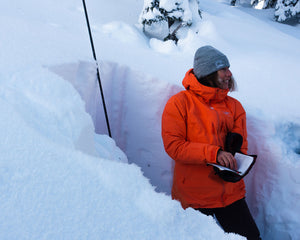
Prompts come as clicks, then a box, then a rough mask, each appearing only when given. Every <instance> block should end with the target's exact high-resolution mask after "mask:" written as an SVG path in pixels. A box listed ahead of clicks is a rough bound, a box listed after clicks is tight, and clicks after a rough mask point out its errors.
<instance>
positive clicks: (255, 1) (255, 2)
mask: <svg viewBox="0 0 300 240" xmlns="http://www.w3.org/2000/svg"><path fill="white" fill-rule="evenodd" d="M276 2H277V0H251V5H252V6H254V7H255V8H257V9H266V8H271V7H275V5H276Z"/></svg>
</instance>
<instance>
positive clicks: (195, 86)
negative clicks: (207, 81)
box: [182, 68, 229, 102]
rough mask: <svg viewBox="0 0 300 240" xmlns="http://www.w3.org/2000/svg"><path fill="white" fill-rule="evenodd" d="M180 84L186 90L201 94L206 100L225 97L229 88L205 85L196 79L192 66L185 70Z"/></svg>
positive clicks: (218, 100) (220, 99)
mask: <svg viewBox="0 0 300 240" xmlns="http://www.w3.org/2000/svg"><path fill="white" fill-rule="evenodd" d="M182 85H183V86H184V87H185V89H186V90H190V91H192V92H194V93H195V94H197V95H199V96H201V97H202V98H203V99H204V100H205V101H206V102H210V101H216V102H220V101H223V100H224V99H225V98H226V97H227V94H228V92H229V89H221V88H213V87H207V86H205V85H203V84H201V83H200V82H199V81H198V80H197V78H196V76H195V74H194V71H193V68H192V69H190V70H189V71H187V73H186V74H185V77H184V78H183V80H182Z"/></svg>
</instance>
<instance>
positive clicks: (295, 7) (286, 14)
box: [275, 0, 300, 22]
mask: <svg viewBox="0 0 300 240" xmlns="http://www.w3.org/2000/svg"><path fill="white" fill-rule="evenodd" d="M275 18H276V20H277V21H278V22H285V21H287V20H291V19H296V18H298V19H300V0H278V1H277V4H276V7H275Z"/></svg>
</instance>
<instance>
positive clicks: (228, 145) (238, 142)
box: [225, 132, 243, 155]
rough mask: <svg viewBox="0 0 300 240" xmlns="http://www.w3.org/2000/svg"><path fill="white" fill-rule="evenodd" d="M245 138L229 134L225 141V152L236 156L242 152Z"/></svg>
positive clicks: (236, 134)
mask: <svg viewBox="0 0 300 240" xmlns="http://www.w3.org/2000/svg"><path fill="white" fill-rule="evenodd" d="M242 144H243V137H242V135H241V134H238V133H232V132H229V133H228V134H227V136H226V140H225V151H226V152H230V153H231V154H232V155H234V154H235V153H236V152H240V151H241V147H242Z"/></svg>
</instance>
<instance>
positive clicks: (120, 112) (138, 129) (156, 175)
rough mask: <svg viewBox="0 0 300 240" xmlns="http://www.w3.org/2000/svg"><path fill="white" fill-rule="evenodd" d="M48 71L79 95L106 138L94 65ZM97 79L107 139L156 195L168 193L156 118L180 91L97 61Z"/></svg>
mask: <svg viewBox="0 0 300 240" xmlns="http://www.w3.org/2000/svg"><path fill="white" fill-rule="evenodd" d="M50 69H51V71H53V72H55V73H56V74H58V75H60V76H61V77H63V78H64V79H65V80H67V81H69V82H71V83H72V85H73V86H74V87H75V89H76V90H77V91H78V92H79V94H80V95H81V97H82V99H83V100H84V102H85V104H86V105H85V108H86V111H87V112H88V113H89V114H90V115H91V117H92V119H93V122H94V125H95V131H96V133H98V134H108V131H107V126H106V120H105V115H104V111H103V105H102V100H101V96H100V90H99V85H98V80H97V75H96V67H95V65H94V63H91V62H78V63H69V64H62V65H59V66H52V67H51V68H50ZM100 77H101V83H102V87H103V90H104V97H105V104H106V107H107V113H108V118H109V122H110V128H111V133H112V138H113V139H114V140H115V141H116V144H117V145H118V147H120V148H121V149H122V150H123V151H124V152H125V153H126V155H127V157H128V161H129V163H135V164H137V165H138V166H140V167H141V169H142V171H143V172H144V175H145V176H146V177H147V178H148V179H150V182H151V184H152V185H153V186H155V187H156V190H157V191H158V192H165V193H167V194H170V193H171V182H172V164H173V162H172V159H171V158H169V156H168V155H167V154H166V153H165V151H164V148H163V143H162V139H161V134H160V132H161V115H162V111H163V108H164V105H165V103H166V101H167V100H168V99H169V97H170V96H171V95H173V94H175V93H176V92H178V91H180V90H182V88H181V87H179V86H174V85H171V84H169V83H167V82H163V81H160V80H158V79H155V78H153V77H151V76H146V75H145V74H142V73H140V72H137V71H134V70H132V69H129V68H128V67H126V66H120V65H118V64H117V63H106V62H105V63H101V65H100Z"/></svg>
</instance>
